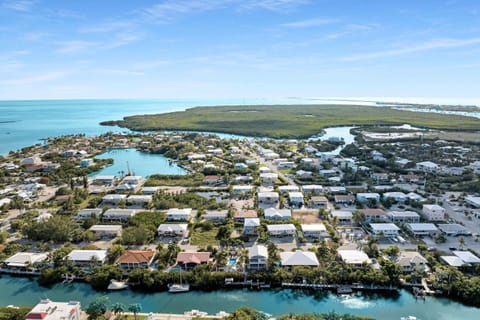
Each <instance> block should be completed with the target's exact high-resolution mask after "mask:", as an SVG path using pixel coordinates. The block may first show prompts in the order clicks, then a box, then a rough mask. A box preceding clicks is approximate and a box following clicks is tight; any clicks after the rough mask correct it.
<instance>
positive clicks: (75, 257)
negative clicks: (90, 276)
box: [66, 250, 107, 267]
mask: <svg viewBox="0 0 480 320" xmlns="http://www.w3.org/2000/svg"><path fill="white" fill-rule="evenodd" d="M66 259H67V260H68V261H71V262H72V263H73V264H74V265H75V266H77V267H92V266H98V265H102V264H104V263H105V261H106V259H107V250H73V251H71V252H70V253H69V254H68V255H67V256H66Z"/></svg>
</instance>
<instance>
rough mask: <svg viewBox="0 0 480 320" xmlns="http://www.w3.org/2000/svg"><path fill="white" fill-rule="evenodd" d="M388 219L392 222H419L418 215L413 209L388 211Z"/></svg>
mask: <svg viewBox="0 0 480 320" xmlns="http://www.w3.org/2000/svg"><path fill="white" fill-rule="evenodd" d="M387 217H388V219H389V220H390V221H391V222H393V223H400V224H403V223H419V222H420V215H419V214H418V213H416V212H414V211H389V212H387Z"/></svg>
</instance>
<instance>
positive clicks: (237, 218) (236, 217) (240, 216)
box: [233, 210, 258, 222]
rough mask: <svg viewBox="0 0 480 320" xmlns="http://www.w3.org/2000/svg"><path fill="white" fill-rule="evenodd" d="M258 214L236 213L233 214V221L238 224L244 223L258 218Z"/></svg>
mask: <svg viewBox="0 0 480 320" xmlns="http://www.w3.org/2000/svg"><path fill="white" fill-rule="evenodd" d="M257 217H258V214H257V211H255V210H245V211H236V212H235V213H234V214H233V220H234V221H236V222H242V221H244V220H245V219H248V218H257Z"/></svg>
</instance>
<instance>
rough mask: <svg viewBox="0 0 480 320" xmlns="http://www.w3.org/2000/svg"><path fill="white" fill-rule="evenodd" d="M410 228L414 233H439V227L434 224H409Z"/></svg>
mask: <svg viewBox="0 0 480 320" xmlns="http://www.w3.org/2000/svg"><path fill="white" fill-rule="evenodd" d="M407 225H408V227H409V228H410V229H411V230H412V231H437V230H438V229H437V227H436V226H435V225H434V224H433V223H409V224H407Z"/></svg>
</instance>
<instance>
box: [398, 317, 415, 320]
mask: <svg viewBox="0 0 480 320" xmlns="http://www.w3.org/2000/svg"><path fill="white" fill-rule="evenodd" d="M400 320H417V317H415V316H406V317H401V318H400Z"/></svg>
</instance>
